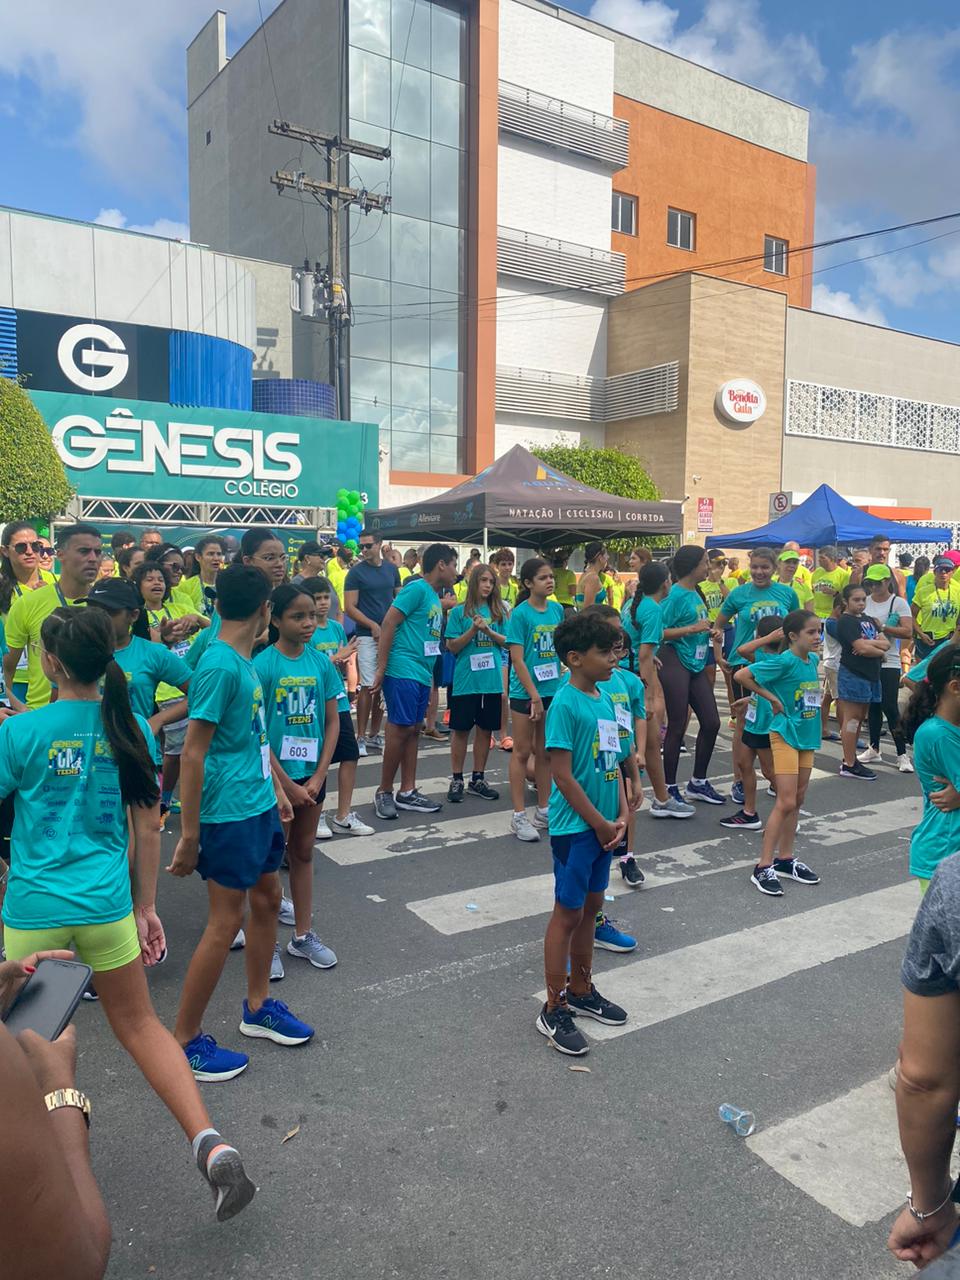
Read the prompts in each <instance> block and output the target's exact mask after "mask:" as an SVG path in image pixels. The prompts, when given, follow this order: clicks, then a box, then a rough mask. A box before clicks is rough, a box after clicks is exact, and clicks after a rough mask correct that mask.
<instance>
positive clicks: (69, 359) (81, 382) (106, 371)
mask: <svg viewBox="0 0 960 1280" xmlns="http://www.w3.org/2000/svg"><path fill="white" fill-rule="evenodd" d="M91 341H95V342H101V343H103V345H104V346H105V347H106V348H107V350H106V351H102V350H101V349H100V348H99V347H92V346H88V347H83V348H81V349H80V350H78V349H77V348H78V347H79V346H80V343H81V342H91ZM57 360H58V361H59V363H60V368H61V369H62V370H63V373H64V376H65V377H66V378H68V379H69V380H70V381H71V382H72V383H73V385H74V386H75V387H81V388H82V389H83V390H84V391H112V390H113V388H114V387H116V386H119V385H120V383H121V382H122V381H123V380H124V378H125V377H126V376H127V371H128V370H129V368H130V357H129V356H128V355H127V349H126V347H125V346H124V345H123V342H122V340H121V339H120V338H119V337H118V336H117V334H115V333H114V332H113V330H112V329H108V328H106V326H105V325H102V324H75V325H72V326H71V327H70V328H69V329H68V330H67V331H66V333H64V335H63V337H62V338H61V339H60V342H59V343H58V345H57ZM81 365H86V366H87V368H86V369H84V368H82V367H81ZM90 369H99V370H102V372H99V373H97V372H90V371H89V370H90Z"/></svg>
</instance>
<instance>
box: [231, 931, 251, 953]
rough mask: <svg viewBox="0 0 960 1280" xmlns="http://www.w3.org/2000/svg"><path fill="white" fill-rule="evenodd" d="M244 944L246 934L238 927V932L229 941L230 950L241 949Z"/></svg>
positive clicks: (245, 942)
mask: <svg viewBox="0 0 960 1280" xmlns="http://www.w3.org/2000/svg"><path fill="white" fill-rule="evenodd" d="M246 945H247V935H246V934H245V933H244V932H243V930H242V929H240V930H239V932H238V933H237V936H236V937H235V938H234V940H233V941H232V942H231V943H230V950H231V951H242V950H243V948H244V947H245V946H246Z"/></svg>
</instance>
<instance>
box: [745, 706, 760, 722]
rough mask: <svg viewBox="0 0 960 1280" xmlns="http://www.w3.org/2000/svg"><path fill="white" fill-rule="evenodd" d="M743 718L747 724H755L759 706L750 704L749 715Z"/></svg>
mask: <svg viewBox="0 0 960 1280" xmlns="http://www.w3.org/2000/svg"><path fill="white" fill-rule="evenodd" d="M743 718H744V720H745V721H746V723H747V724H753V722H754V721H755V720H756V718H757V704H756V703H755V702H751V703H750V705H749V706H748V707H747V713H746V715H745V716H744V717H743Z"/></svg>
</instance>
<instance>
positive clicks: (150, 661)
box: [113, 636, 193, 719]
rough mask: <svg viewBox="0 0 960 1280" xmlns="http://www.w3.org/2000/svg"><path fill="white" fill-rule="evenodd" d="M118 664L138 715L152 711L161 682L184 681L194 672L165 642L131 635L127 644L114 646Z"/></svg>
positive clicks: (150, 714)
mask: <svg viewBox="0 0 960 1280" xmlns="http://www.w3.org/2000/svg"><path fill="white" fill-rule="evenodd" d="M113 656H114V658H116V660H117V666H118V667H119V668H120V669H121V671H123V673H124V675H125V676H126V677H127V692H128V693H129V694H130V705H131V706H132V707H133V709H134V711H135V712H137V714H138V715H141V716H143V717H144V719H148V718H149V717H150V716H152V715H153V704H154V702H155V701H156V695H157V688H158V686H159V685H161V684H169V685H175V686H177V688H178V689H179V686H180V685H183V684H187V682H188V681H189V680H190V677H191V676H192V675H193V672H192V671H191V670H190V668H189V667H188V666H187V664H186V663H185V662H184V660H183V659H182V658H178V657H177V655H176V654H175V653H173V652H171V650H170V649H168V648H167V646H166V645H164V644H156V643H155V642H154V641H153V640H144V639H143V638H142V636H131V637H130V642H129V644H127V645H125V646H124V647H123V648H122V649H114V651H113Z"/></svg>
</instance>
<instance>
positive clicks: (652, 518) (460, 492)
mask: <svg viewBox="0 0 960 1280" xmlns="http://www.w3.org/2000/svg"><path fill="white" fill-rule="evenodd" d="M682 517H683V512H682V506H681V504H680V503H679V502H636V501H634V500H633V499H632V498H617V497H614V496H613V495H612V494H609V493H601V492H600V491H599V489H591V488H590V486H589V485H586V484H581V483H580V481H579V480H571V478H570V477H569V476H565V475H564V474H563V472H562V471H556V470H555V469H554V468H553V467H548V466H546V465H545V464H544V463H542V462H541V461H540V460H539V458H535V457H534V456H533V454H532V453H528V452H527V450H526V449H524V447H523V446H522V445H519V444H518V445H514V447H513V448H512V449H511V450H510V452H509V453H505V454H504V455H503V457H502V458H498V459H497V460H496V462H494V463H493V464H492V465H491V466H489V467H487V468H485V470H483V471H481V472H480V474H479V475H476V476H474V477H473V479H471V480H465V481H464V482H463V484H458V485H456V486H455V487H454V488H453V489H448V490H447V492H446V493H441V494H438V495H437V497H435V498H427V499H425V500H424V501H423V502H417V503H411V504H410V505H408V506H404V507H389V508H387V509H386V510H384V511H367V512H365V514H364V517H363V527H364V528H365V529H374V530H377V531H379V532H380V533H382V534H383V536H384V537H385V538H387V539H394V540H398V541H401V542H424V541H427V540H429V541H432V542H477V543H479V542H483V543H487V544H496V545H498V546H499V545H504V546H509V547H534V548H543V547H556V546H573V545H575V544H576V543H580V542H589V541H590V540H591V539H593V538H597V539H603V538H614V537H618V538H630V537H633V536H634V535H645V536H649V535H651V534H667V535H670V534H678V533H680V531H681V528H682Z"/></svg>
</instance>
